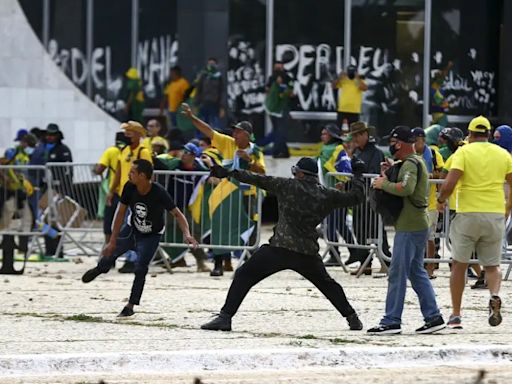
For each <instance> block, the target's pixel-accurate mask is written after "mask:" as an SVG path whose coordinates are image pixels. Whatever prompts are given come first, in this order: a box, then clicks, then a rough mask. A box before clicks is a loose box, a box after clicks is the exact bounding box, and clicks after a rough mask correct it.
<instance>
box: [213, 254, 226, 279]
mask: <svg viewBox="0 0 512 384" xmlns="http://www.w3.org/2000/svg"><path fill="white" fill-rule="evenodd" d="M214 259H215V265H214V267H213V271H211V272H210V276H222V275H223V274H224V269H223V268H222V260H223V259H224V257H223V255H215V256H214Z"/></svg>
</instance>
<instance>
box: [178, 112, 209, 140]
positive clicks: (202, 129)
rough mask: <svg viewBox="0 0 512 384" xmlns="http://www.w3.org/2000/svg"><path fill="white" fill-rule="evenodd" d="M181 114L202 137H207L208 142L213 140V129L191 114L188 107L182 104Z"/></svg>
mask: <svg viewBox="0 0 512 384" xmlns="http://www.w3.org/2000/svg"><path fill="white" fill-rule="evenodd" d="M182 106H183V112H182V113H183V114H184V115H185V116H186V117H188V118H189V119H190V121H191V122H192V124H194V127H196V128H197V129H198V130H199V131H200V132H201V133H202V134H203V135H205V136H206V137H208V138H209V139H210V140H211V139H213V129H212V127H210V126H209V125H208V124H206V123H205V122H204V121H203V120H201V119H200V118H199V117H197V116H196V115H194V114H193V113H192V109H191V108H190V105H188V104H186V103H183V104H182Z"/></svg>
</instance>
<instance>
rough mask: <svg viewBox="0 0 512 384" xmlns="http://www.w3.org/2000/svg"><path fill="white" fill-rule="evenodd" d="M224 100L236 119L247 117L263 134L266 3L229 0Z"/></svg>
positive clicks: (256, 130) (259, 134) (257, 133)
mask: <svg viewBox="0 0 512 384" xmlns="http://www.w3.org/2000/svg"><path fill="white" fill-rule="evenodd" d="M229 13H230V17H229V39H228V55H229V61H228V71H227V101H228V106H229V111H230V112H232V113H233V115H234V116H233V118H234V119H236V120H250V121H252V123H253V126H254V128H255V135H256V137H257V138H259V137H261V136H262V135H263V133H264V132H263V128H264V123H263V121H264V119H263V118H264V115H263V113H262V112H263V102H264V99H265V65H266V62H265V57H266V55H265V47H266V44H265V36H266V29H265V28H266V27H265V23H266V5H265V2H264V1H259V0H249V1H247V0H231V2H230V9H229Z"/></svg>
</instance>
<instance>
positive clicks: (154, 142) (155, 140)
mask: <svg viewBox="0 0 512 384" xmlns="http://www.w3.org/2000/svg"><path fill="white" fill-rule="evenodd" d="M151 145H161V146H162V147H164V148H165V150H169V143H168V142H167V140H165V139H164V138H163V137H160V136H157V137H155V138H153V140H151Z"/></svg>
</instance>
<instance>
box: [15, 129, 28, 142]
mask: <svg viewBox="0 0 512 384" xmlns="http://www.w3.org/2000/svg"><path fill="white" fill-rule="evenodd" d="M27 134H28V131H27V130H26V129H25V128H21V129H18V132H16V137H15V139H14V141H20V140H21V139H23V137H24V136H26V135H27Z"/></svg>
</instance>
